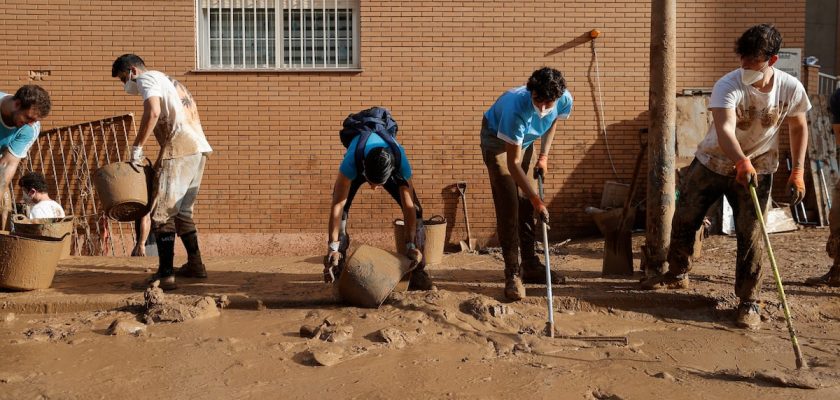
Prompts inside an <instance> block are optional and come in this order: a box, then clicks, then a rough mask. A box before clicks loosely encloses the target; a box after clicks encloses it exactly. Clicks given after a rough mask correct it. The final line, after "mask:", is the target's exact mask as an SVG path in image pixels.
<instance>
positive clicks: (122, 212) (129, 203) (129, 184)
mask: <svg viewBox="0 0 840 400" xmlns="http://www.w3.org/2000/svg"><path fill="white" fill-rule="evenodd" d="M152 173H153V172H152V168H151V167H150V166H141V167H135V166H133V165H131V163H128V162H118V163H113V164H108V165H106V166H104V167H102V168H99V169H98V170H96V172H95V173H94V174H93V185H94V186H96V193H97V195H98V196H99V201H101V202H102V207H103V208H104V210H105V215H107V216H108V217H109V218H111V219H113V220H116V221H120V222H130V221H135V220H137V219H138V218H140V217H142V216H144V215H146V214H148V213H149V206H150V203H151V202H150V201H149V183H150V182H151V177H152Z"/></svg>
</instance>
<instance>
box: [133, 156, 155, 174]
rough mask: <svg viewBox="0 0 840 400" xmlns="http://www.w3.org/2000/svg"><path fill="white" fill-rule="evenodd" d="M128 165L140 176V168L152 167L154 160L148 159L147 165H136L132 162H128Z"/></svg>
mask: <svg viewBox="0 0 840 400" xmlns="http://www.w3.org/2000/svg"><path fill="white" fill-rule="evenodd" d="M128 165H130V166H131V168H132V169H133V170H134V172H136V173H138V174H139V173H140V172H141V171H140V170H139V169H138V168H140V167H142V168H146V167H151V166H152V160H150V159H149V157H146V165H140V164H134V163H133V162H131V161H129V162H128Z"/></svg>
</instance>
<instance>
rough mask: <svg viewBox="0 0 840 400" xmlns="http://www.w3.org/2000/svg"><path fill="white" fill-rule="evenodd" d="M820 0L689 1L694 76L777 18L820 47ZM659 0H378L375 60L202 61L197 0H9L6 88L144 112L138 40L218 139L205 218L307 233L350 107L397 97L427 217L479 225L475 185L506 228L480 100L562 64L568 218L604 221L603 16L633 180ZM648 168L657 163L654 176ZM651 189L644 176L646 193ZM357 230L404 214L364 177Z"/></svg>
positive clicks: (613, 104)
mask: <svg viewBox="0 0 840 400" xmlns="http://www.w3.org/2000/svg"><path fill="white" fill-rule="evenodd" d="M804 4H805V1H804V0H796V1H790V0H784V1H782V0H768V1H764V2H762V3H760V4H757V3H755V2H753V1H746V0H727V1H711V0H704V1H691V2H683V1H681V2H679V9H678V20H679V22H678V53H679V65H678V90H682V89H683V88H696V87H711V86H712V85H713V84H714V81H715V80H716V79H717V78H718V77H720V76H721V75H723V74H724V73H726V72H727V71H729V70H732V69H734V68H736V67H737V66H738V63H737V58H736V56H735V55H734V53H733V51H732V48H733V43H734V40H735V39H736V38H737V36H738V35H739V34H740V33H741V32H742V31H743V30H744V29H745V28H747V27H748V26H750V25H752V24H755V23H761V22H773V23H775V24H776V25H777V26H778V27H779V29H780V30H781V32H782V34H783V35H784V38H785V43H784V46H785V47H803V46H804V31H805V26H804V25H805V16H804V14H805V5H804ZM649 8H650V5H649V2H645V1H622V0H591V1H586V2H573V1H567V2H554V3H551V2H548V3H546V2H533V1H516V2H511V1H467V2H449V1H438V2H434V1H430V2H408V1H362V4H361V16H362V20H361V27H362V32H361V38H362V40H361V42H362V47H361V57H362V58H361V63H362V68H363V72H360V73H346V72H344V73H317V72H301V73H283V72H276V73H275V72H261V73H257V72H242V73H207V72H194V67H195V64H196V60H195V53H196V51H195V27H194V21H195V10H194V1H186V0H181V1H142V2H141V1H135V2H132V1H119V2H111V1H66V0H65V1H52V0H25V1H24V0H8V1H6V2H5V3H4V6H3V13H2V16H0V22H2V23H0V27H2V28H0V29H2V30H3V32H2V34H3V37H4V40H3V41H2V43H0V54H3V57H2V59H0V88H2V89H5V90H8V91H13V90H14V89H16V88H17V87H18V86H20V85H22V84H25V83H27V82H29V71H30V70H46V71H49V73H50V75H49V76H47V77H46V78H45V79H44V80H43V81H39V82H37V83H39V84H41V85H43V86H44V87H46V88H47V89H48V90H49V91H50V92H51V94H52V96H53V99H54V103H55V108H54V112H53V114H52V115H51V116H50V117H49V119H47V120H46V121H45V123H44V125H45V128H51V127H55V126H59V125H64V124H73V123H78V122H81V121H86V120H93V119H99V118H103V117H107V116H110V115H117V114H121V113H123V112H126V111H134V112H135V113H137V114H138V115H140V114H141V112H142V108H141V105H140V101H139V98H137V97H129V96H127V95H125V94H124V93H123V91H122V86H121V85H120V84H119V82H118V81H117V80H116V79H112V78H111V76H110V67H111V63H112V61H113V60H114V58H115V57H117V56H118V55H120V54H122V53H126V52H134V53H136V54H138V55H140V56H141V57H143V58H144V59H145V60H146V62H147V64H148V66H149V67H150V68H152V69H158V70H161V71H164V72H166V73H168V74H170V75H172V76H173V77H175V78H177V79H179V80H181V81H182V82H183V83H184V84H186V85H187V87H189V88H190V90H191V91H192V92H193V94H194V96H195V97H196V100H197V102H198V105H199V109H200V110H201V116H202V120H203V123H204V127H205V130H206V132H207V135H208V139H209V140H210V143H211V145H212V146H213V147H214V149H215V150H216V152H215V154H214V155H213V156H212V158H211V160H210V162H209V164H208V168H207V171H206V174H205V180H204V184H203V186H202V193H201V195H200V200H199V205H198V208H197V210H196V218H197V220H198V222H199V227H200V228H201V229H203V230H204V231H205V232H215V233H222V232H239V233H301V232H302V233H308V232H313V233H317V234H318V235H313V237H316V238H317V239H318V240H322V239H323V234H322V233H323V232H324V231H325V230H326V229H325V222H326V219H327V217H326V215H327V210H328V207H329V201H330V193H331V189H332V183H333V180H334V178H335V175H336V173H337V172H336V171H337V166H338V163H339V160H340V158H341V156H342V153H343V148H342V146H341V144H340V142H339V140H338V137H337V131H338V129H339V127H340V124H341V121H342V119H343V118H344V117H345V116H346V115H347V114H348V113H350V112H353V111H357V110H359V109H362V108H366V107H369V106H372V105H382V106H386V107H389V108H390V109H391V110H392V111H393V113H394V116H395V117H396V119H397V120H398V122H399V123H400V141H401V142H402V143H403V144H404V145H405V146H406V150H407V153H408V156H409V159H410V160H411V162H412V165H413V167H414V170H415V178H414V183H415V185H416V186H417V187H418V190H419V196H420V199H421V201H422V203H423V206H424V208H425V210H426V213H427V215H432V214H446V215H447V217H449V218H450V219H452V218H454V219H455V226H456V227H455V229H456V230H455V233H454V236H453V240H456V241H457V238H458V237H460V236H462V233H461V232H463V224H462V221H461V215H462V214H461V213H460V212H457V213H456V211H459V210H460V208H456V207H459V204H460V203H459V202H458V199H457V196H456V193H455V192H454V191H453V190H452V189H451V187H450V185H451V184H453V183H454V182H456V181H458V180H466V181H467V182H468V183H469V189H468V196H469V199H468V201H469V206H470V217H471V221H470V222H471V225H472V227H473V230H474V231H477V232H478V233H479V236H481V237H483V238H487V237H489V236H490V235H492V231H493V229H494V226H495V218H494V212H493V204H492V199H491V195H490V187H489V185H488V182H487V178H486V171H485V168H484V165H483V163H482V161H481V156H480V150H479V139H478V130H479V124H480V120H481V114H482V113H483V112H484V111H485V110H486V109H487V108H488V107H489V106H490V105H491V104H492V102H493V101H494V100H495V99H496V97H497V96H498V95H499V94H500V93H501V92H502V91H504V90H506V89H508V88H510V87H513V86H516V85H520V84H523V83H524V82H525V80H526V79H527V77H528V76H529V75H530V73H531V72H532V71H533V70H534V69H536V68H539V67H541V66H544V65H548V66H551V67H555V68H558V69H560V70H561V71H563V72H564V73H565V75H566V77H567V80H568V85H569V89H570V90H571V92H572V94H573V96H574V98H575V106H574V110H573V112H572V115H571V118H570V120H568V121H567V122H565V123H563V124H561V126H560V129H559V130H558V135H557V138H556V139H555V143H554V147H553V149H552V153H551V158H550V163H549V166H550V175H549V177H548V182H547V196H548V198H549V199H550V204H551V205H550V209H551V212H552V219H553V221H555V222H554V223H553V229H552V234H553V235H556V236H558V237H559V236H564V237H565V236H567V235H576V234H579V233H582V232H589V231H592V224H591V221H590V219H589V217H588V216H587V215H585V214H584V213H583V209H584V207H586V206H587V205H597V204H598V203H599V202H600V195H601V190H602V188H603V183H604V181H605V180H607V179H614V177H613V174H612V171H611V168H610V166H609V162H608V161H607V152H606V147H605V143H604V138H603V136H602V135H601V134H599V128H598V127H599V122H598V118H597V109H596V107H595V104H596V100H597V97H596V93H595V91H594V88H595V76H594V64H593V57H592V50H591V47H590V42H589V40H588V32H589V30H590V29H592V28H598V29H600V30H601V31H602V36H601V37H600V38H599V39H598V42H597V43H596V46H597V50H598V55H599V61H600V72H601V85H602V88H603V90H604V93H603V96H604V106H605V119H606V121H605V122H606V125H607V131H608V137H609V144H610V146H611V149H612V156H613V160H614V161H615V166H616V168H617V170H618V174H619V176H620V178H621V179H622V180H624V181H629V179H630V176H631V169H632V165H633V160H634V158H635V154H636V149H637V148H638V130H639V128H641V127H644V126H646V125H647V120H646V118H647V93H648V90H647V88H648V65H649V62H648V53H649V43H648V35H649V32H650V22H649V21H650V15H649ZM643 176H644V175H643ZM641 192H642V193H643V192H644V191H643V190H642V191H641ZM352 215H353V217H352V221H353V224H354V225H353V228H354V229H355V230H360V229H370V230H379V229H383V228H386V227H389V225H390V221H391V220H393V219H394V218H396V217H398V216H399V215H400V213H399V211H398V209H397V208H396V207H395V206H393V205H392V204H391V200H390V198H389V197H388V196H387V195H386V194H385V193H383V192H382V191H379V192H376V193H374V192H371V191H370V190H369V189H363V190H362V191H361V192H360V195H359V197H358V199H357V201H356V202H355V204H354V207H353V212H352Z"/></svg>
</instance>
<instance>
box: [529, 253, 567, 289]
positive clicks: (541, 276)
mask: <svg viewBox="0 0 840 400" xmlns="http://www.w3.org/2000/svg"><path fill="white" fill-rule="evenodd" d="M522 281H523V282H524V283H538V284H543V285H545V264H543V263H541V262H540V260H539V259H537V258H535V259H531V260H526V261H523V262H522ZM564 283H566V277H565V276H563V274H561V273H559V272H557V271H554V270H551V284H552V285H562V284H564Z"/></svg>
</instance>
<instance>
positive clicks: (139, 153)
mask: <svg viewBox="0 0 840 400" xmlns="http://www.w3.org/2000/svg"><path fill="white" fill-rule="evenodd" d="M142 160H143V146H131V154H129V158H128V162H130V163H131V165H133V166H135V167H139V166H140V163H141V162H142Z"/></svg>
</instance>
